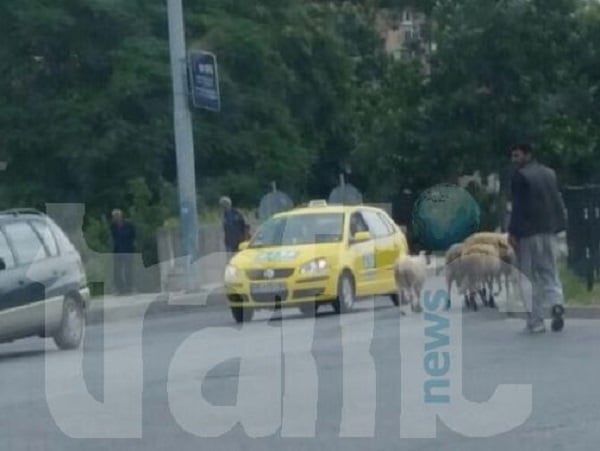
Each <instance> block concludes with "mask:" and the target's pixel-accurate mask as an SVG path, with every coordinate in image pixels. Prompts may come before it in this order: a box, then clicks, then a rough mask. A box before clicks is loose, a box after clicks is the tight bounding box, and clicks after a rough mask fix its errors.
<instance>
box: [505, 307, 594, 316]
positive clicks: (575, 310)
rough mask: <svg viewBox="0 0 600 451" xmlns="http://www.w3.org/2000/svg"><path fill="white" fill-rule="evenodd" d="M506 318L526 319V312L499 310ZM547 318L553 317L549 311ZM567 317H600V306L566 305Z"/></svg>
mask: <svg viewBox="0 0 600 451" xmlns="http://www.w3.org/2000/svg"><path fill="white" fill-rule="evenodd" d="M498 313H499V314H500V315H502V316H503V317H505V318H519V319H525V313H516V312H508V313H506V312H498ZM546 317H547V318H551V317H552V316H551V315H550V314H549V312H548V313H547V314H546ZM564 317H565V319H600V306H599V307H596V306H593V307H584V306H575V305H572V306H569V305H566V306H565V315H564Z"/></svg>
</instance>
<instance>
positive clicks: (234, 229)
mask: <svg viewBox="0 0 600 451" xmlns="http://www.w3.org/2000/svg"><path fill="white" fill-rule="evenodd" d="M223 231H224V233H225V247H226V248H227V249H228V250H230V251H233V252H235V251H237V250H238V246H239V245H240V243H241V242H243V241H244V240H245V239H246V221H245V220H244V216H243V215H242V214H241V213H240V212H239V211H238V210H236V209H235V208H231V209H229V210H227V211H225V212H224V214H223Z"/></svg>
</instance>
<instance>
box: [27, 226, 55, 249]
mask: <svg viewBox="0 0 600 451" xmlns="http://www.w3.org/2000/svg"><path fill="white" fill-rule="evenodd" d="M31 224H32V225H33V227H34V228H35V230H36V231H37V232H38V233H39V235H40V237H41V238H42V241H43V242H44V245H45V246H46V249H47V250H48V252H49V253H50V256H51V257H56V256H57V255H58V244H56V238H55V237H54V234H53V233H52V232H51V231H50V227H48V225H47V224H45V223H43V222H41V221H32V223H31Z"/></svg>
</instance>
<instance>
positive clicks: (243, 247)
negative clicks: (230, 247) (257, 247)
mask: <svg viewBox="0 0 600 451" xmlns="http://www.w3.org/2000/svg"><path fill="white" fill-rule="evenodd" d="M248 246H250V241H243V242H241V243H240V245H239V246H238V250H240V251H245V250H246V249H248Z"/></svg>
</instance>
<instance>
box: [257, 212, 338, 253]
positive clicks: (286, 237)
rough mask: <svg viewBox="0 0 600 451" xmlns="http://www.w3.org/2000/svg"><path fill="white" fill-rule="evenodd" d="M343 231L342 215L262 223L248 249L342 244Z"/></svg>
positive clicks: (316, 215) (300, 216)
mask: <svg viewBox="0 0 600 451" xmlns="http://www.w3.org/2000/svg"><path fill="white" fill-rule="evenodd" d="M343 230H344V215H343V213H306V214H302V215H290V216H282V217H278V218H271V219H269V220H268V221H267V222H265V223H264V224H263V225H262V226H261V227H260V228H259V229H258V231H257V233H256V235H255V237H254V239H253V240H252V242H251V243H250V246H249V247H251V248H257V247H270V246H289V245H303V244H315V243H336V242H339V241H341V240H342V238H343Z"/></svg>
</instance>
